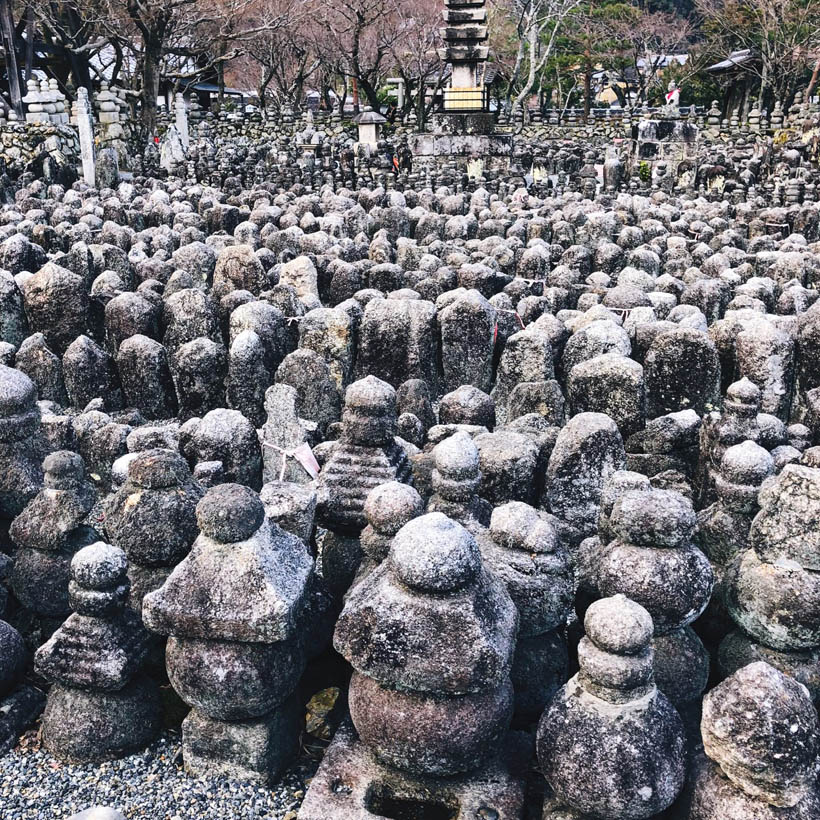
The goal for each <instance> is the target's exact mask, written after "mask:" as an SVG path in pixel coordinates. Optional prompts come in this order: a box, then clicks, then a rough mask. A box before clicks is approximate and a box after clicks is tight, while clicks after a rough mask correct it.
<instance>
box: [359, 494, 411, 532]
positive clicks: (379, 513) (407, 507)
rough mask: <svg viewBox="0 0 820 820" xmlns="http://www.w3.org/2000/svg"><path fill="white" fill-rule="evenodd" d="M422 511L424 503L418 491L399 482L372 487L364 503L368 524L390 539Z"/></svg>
mask: <svg viewBox="0 0 820 820" xmlns="http://www.w3.org/2000/svg"><path fill="white" fill-rule="evenodd" d="M423 510H424V502H423V501H422V498H421V496H420V495H419V494H418V491H417V490H416V489H415V488H413V487H411V486H410V485H409V484H403V483H401V482H400V481H388V482H387V483H385V484H380V485H379V486H378V487H374V488H373V489H372V490H371V491H370V492H369V493H368V494H367V498H366V499H365V502H364V514H365V516H366V518H367V522H368V524H369V525H370V526H371V527H373V529H374V530H376V531H377V532H379V533H383V534H384V535H388V536H391V537H392V536H394V535H395V534H396V533H397V532H398V531H399V530H400V529H401V528H402V527H403V526H404V525H405V524H407V523H408V521H412V519H414V518H416V517H417V516H419V515H421V513H422V512H423Z"/></svg>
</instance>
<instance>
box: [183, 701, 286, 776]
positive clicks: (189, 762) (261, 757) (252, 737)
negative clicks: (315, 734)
mask: <svg viewBox="0 0 820 820" xmlns="http://www.w3.org/2000/svg"><path fill="white" fill-rule="evenodd" d="M301 729H302V709H301V708H300V704H299V701H298V698H296V697H295V696H293V695H292V696H291V697H290V698H288V700H286V701H285V702H284V703H283V704H282V705H281V706H280V707H279V708H278V709H275V710H274V711H273V712H271V713H270V714H267V715H264V716H263V717H261V718H257V719H256V720H248V721H237V722H230V723H229V722H226V721H221V720H214V719H213V718H210V717H208V716H207V715H204V714H203V713H202V712H199V711H197V710H196V709H192V710H191V712H190V713H189V715H188V717H186V718H185V720H184V721H183V722H182V757H183V759H184V761H185V769H186V770H187V771H188V772H189V773H190V774H192V775H194V776H204V775H207V776H213V775H219V776H222V777H230V778H232V779H234V780H247V781H250V782H253V783H261V784H264V785H267V784H270V783H272V782H274V781H275V780H277V779H278V777H279V775H280V774H281V773H282V772H283V771H284V769H285V768H287V766H288V765H289V764H290V763H291V762H292V761H293V759H294V758H295V757H296V754H297V752H298V751H299V733H300V732H301Z"/></svg>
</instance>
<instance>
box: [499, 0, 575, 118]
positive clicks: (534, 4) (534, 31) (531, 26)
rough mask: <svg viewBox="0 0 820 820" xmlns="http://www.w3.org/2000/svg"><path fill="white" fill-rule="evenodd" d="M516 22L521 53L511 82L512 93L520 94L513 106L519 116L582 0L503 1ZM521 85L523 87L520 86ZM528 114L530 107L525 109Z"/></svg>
mask: <svg viewBox="0 0 820 820" xmlns="http://www.w3.org/2000/svg"><path fill="white" fill-rule="evenodd" d="M500 2H502V3H504V4H505V6H502V8H504V10H505V11H506V13H507V15H508V16H509V17H510V18H511V19H512V20H513V21H514V22H515V26H516V30H517V32H518V37H519V46H518V52H517V54H516V58H515V64H514V67H513V71H512V77H511V81H510V94H513V93H515V89H516V87H518V93H517V96H516V98H515V100H514V101H513V103H512V113H513V114H516V113H517V112H518V111H519V110H520V109H521V107H522V105H524V103H525V101H526V100H527V99H528V98H529V96H530V95H531V94H532V92H533V89H534V88H535V83H536V80H537V78H538V77H539V75H540V74H541V72H542V71H543V70H544V66H545V65H546V64H547V62H548V60H549V59H550V57H551V56H552V53H553V51H554V49H555V44H556V40H557V38H558V35H559V32H560V30H561V27H562V25H563V24H564V23H565V22H566V20H567V18H568V17H569V16H570V14H572V12H573V11H574V10H575V9H576V8H577V7H578V6H579V5H580V3H581V0H500ZM519 86H520V87H519ZM524 111H525V115H526V111H527V107H526V106H524Z"/></svg>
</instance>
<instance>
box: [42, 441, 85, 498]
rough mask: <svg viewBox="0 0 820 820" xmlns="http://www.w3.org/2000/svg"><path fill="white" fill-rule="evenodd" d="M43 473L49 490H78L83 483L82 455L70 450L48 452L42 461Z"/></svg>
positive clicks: (83, 465)
mask: <svg viewBox="0 0 820 820" xmlns="http://www.w3.org/2000/svg"><path fill="white" fill-rule="evenodd" d="M43 473H44V483H45V486H46V487H48V489H50V490H78V489H80V488H82V487H83V485H84V484H85V462H84V461H83V457H82V456H81V455H79V454H78V453H73V452H72V451H71V450H57V451H56V452H54V453H49V455H47V456H46V457H45V459H44V461H43Z"/></svg>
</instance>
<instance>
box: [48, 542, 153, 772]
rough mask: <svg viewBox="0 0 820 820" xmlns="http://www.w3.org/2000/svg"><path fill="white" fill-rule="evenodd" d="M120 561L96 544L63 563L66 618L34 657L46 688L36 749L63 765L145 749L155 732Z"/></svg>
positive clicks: (141, 638) (138, 629) (149, 684)
mask: <svg viewBox="0 0 820 820" xmlns="http://www.w3.org/2000/svg"><path fill="white" fill-rule="evenodd" d="M127 569H128V562H127V560H126V557H125V553H124V552H123V551H122V550H121V549H119V548H118V547H113V546H111V545H110V544H105V543H103V542H101V541H98V542H97V543H96V544H92V545H90V546H88V547H83V549H81V550H80V551H79V552H78V553H77V554H76V555H75V556H74V558H73V559H72V560H71V582H70V584H69V597H70V603H71V607H72V609H73V610H74V613H73V614H72V615H71V616H69V618H68V620H67V621H66V622H65V623H64V624H63V625H62V626H61V627H60V628H59V629H58V630H57V631H56V632H55V633H54V634H53V635H52V636H51V638H50V639H49V640H48V642H47V643H45V644H44V645H43V646H41V647H40V648H39V649H38V650H37V653H36V655H35V656H34V666H35V669H36V671H37V672H38V674H40V675H42V676H43V677H44V678H46V679H47V680H49V681H51V683H52V684H53V685H52V687H51V689H50V690H49V693H48V701H47V703H46V709H45V712H44V714H43V743H44V744H45V746H46V748H47V749H48V750H49V751H50V752H51V753H52V754H54V755H56V756H57V757H60V758H64V759H67V760H78V761H95V760H107V759H109V758H114V757H122V756H123V755H127V754H129V753H131V752H133V751H136V750H137V749H140V748H142V747H143V746H147V745H148V744H149V743H150V742H151V741H152V740H153V739H154V737H155V736H156V735H157V734H158V732H159V728H160V702H159V691H158V689H157V686H156V684H155V683H154V682H153V681H151V680H150V679H149V678H147V677H145V675H143V674H142V673H141V668H142V665H143V663H144V661H145V659H146V655H147V652H148V645H149V636H148V633H147V632H146V631H145V630H144V628H143V626H142V624H141V623H140V619H139V616H137V615H136V614H135V613H134V612H132V611H131V610H130V609H127V608H126V606H125V602H126V600H127V597H128V576H127Z"/></svg>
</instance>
